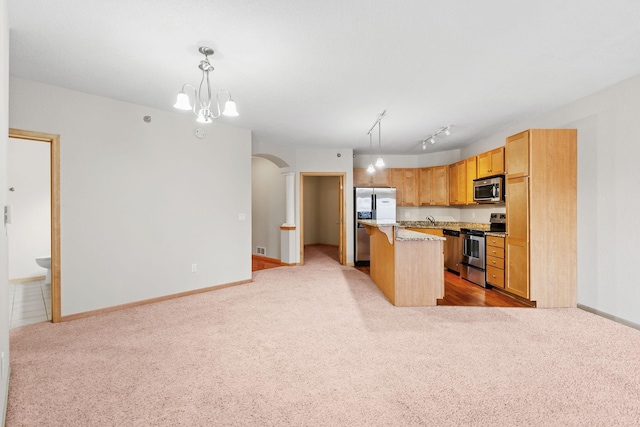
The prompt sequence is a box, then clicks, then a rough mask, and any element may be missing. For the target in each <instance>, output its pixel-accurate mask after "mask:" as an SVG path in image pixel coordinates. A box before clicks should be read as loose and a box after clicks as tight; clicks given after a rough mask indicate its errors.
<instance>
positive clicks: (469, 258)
mask: <svg viewBox="0 0 640 427" xmlns="http://www.w3.org/2000/svg"><path fill="white" fill-rule="evenodd" d="M460 239H461V240H462V263H461V266H460V277H462V278H463V279H467V280H468V281H470V282H473V283H475V284H477V285H480V286H482V287H483V288H484V287H486V282H485V278H484V270H485V262H486V261H485V246H484V239H485V236H484V231H482V230H475V229H470V228H461V229H460Z"/></svg>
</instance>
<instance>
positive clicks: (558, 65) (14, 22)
mask: <svg viewBox="0 0 640 427" xmlns="http://www.w3.org/2000/svg"><path fill="white" fill-rule="evenodd" d="M8 5H9V25H10V73H11V75H12V76H17V77H22V78H25V79H30V80H34V81H39V82H43V83H47V84H52V85H56V86H62V87H66V88H69V89H74V90H78V91H82V92H87V93H92V94H96V95H101V96H106V97H109V98H114V99H118V100H122V101H126V102H131V103H135V104H140V105H144V106H148V107H153V108H158V109H163V110H167V111H176V110H173V108H172V105H173V103H174V102H175V96H176V94H177V92H178V91H179V90H180V88H181V86H182V85H183V84H184V83H191V84H193V85H197V84H199V82H200V70H199V69H198V68H197V66H198V64H199V61H200V60H201V59H202V58H203V56H202V55H201V54H200V53H199V52H198V47H199V46H209V47H212V48H213V49H214V50H215V52H216V53H215V54H214V55H213V57H211V58H210V59H211V62H212V64H213V66H214V67H215V71H214V72H213V80H212V82H213V87H214V89H216V90H218V89H226V90H229V91H230V92H231V93H232V95H233V98H234V100H235V101H236V103H237V106H238V111H239V113H240V116H239V117H235V118H227V117H223V118H221V119H219V121H221V122H224V123H228V124H231V125H234V126H239V127H243V128H248V129H251V130H252V131H253V140H254V141H256V142H259V143H275V144H285V145H296V146H306V147H309V148H353V149H354V152H355V153H359V154H366V153H368V152H369V143H370V141H369V136H368V135H367V131H368V130H369V129H370V128H371V127H372V125H373V124H374V122H375V121H376V119H377V117H378V114H380V113H381V112H382V111H383V110H387V113H386V116H385V117H384V118H383V119H382V124H381V132H380V134H381V136H382V140H381V141H380V145H381V149H382V153H383V154H422V153H429V152H434V151H444V150H451V149H455V148H460V147H462V146H464V145H467V144H469V143H472V142H474V141H477V140H478V139H481V138H483V137H486V136H489V135H492V134H494V133H496V132H498V131H500V130H501V129H504V128H506V127H508V126H510V125H512V124H515V123H517V122H520V121H522V120H523V119H525V118H527V117H531V116H534V115H536V114H539V113H542V112H545V111H548V110H550V109H553V108H555V107H558V106H561V105H563V104H566V103H569V102H572V101H574V100H576V99H579V98H581V97H583V96H586V95H589V94H591V93H594V92H596V91H598V90H600V89H602V88H604V87H607V86H609V85H612V84H614V83H617V82H619V81H622V80H624V79H626V78H628V77H631V76H634V75H636V74H640V25H639V24H638V23H639V22H640V1H637V0H608V1H602V0H562V1H558V0H537V1H530V0H526V1H524V0H484V1H477V0H323V1H300V0H270V1H258V0H233V1H229V0H181V1H176V0H108V1H106V0H105V1H102V2H97V1H87V0H56V1H43V0H8ZM176 114H184V113H182V112H176ZM449 124H451V125H452V127H451V135H450V136H449V137H446V138H445V137H438V138H436V143H435V144H427V145H428V147H427V150H422V149H421V141H422V140H424V139H426V138H427V137H428V136H430V135H431V134H432V133H434V132H435V131H437V130H438V129H440V128H441V127H443V126H446V125H449ZM205 126H206V125H205ZM373 144H374V147H375V149H376V150H377V144H378V132H377V130H375V131H374V137H373Z"/></svg>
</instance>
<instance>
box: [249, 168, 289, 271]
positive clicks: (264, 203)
mask: <svg viewBox="0 0 640 427" xmlns="http://www.w3.org/2000/svg"><path fill="white" fill-rule="evenodd" d="M285 193H286V191H285V176H284V175H283V174H282V170H281V169H280V168H279V167H278V166H276V165H275V164H274V163H273V162H271V161H270V160H267V159H263V158H260V157H253V158H252V159H251V212H252V213H251V217H252V221H251V228H252V234H251V236H252V245H251V246H252V250H253V253H256V246H262V247H264V248H266V249H267V250H266V256H268V257H269V258H276V259H280V226H281V225H282V224H284V222H285V207H286V200H285V195H286V194H285Z"/></svg>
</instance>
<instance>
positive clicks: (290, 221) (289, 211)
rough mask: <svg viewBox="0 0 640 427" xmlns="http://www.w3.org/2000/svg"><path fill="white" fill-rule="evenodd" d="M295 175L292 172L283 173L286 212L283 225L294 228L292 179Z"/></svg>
mask: <svg viewBox="0 0 640 427" xmlns="http://www.w3.org/2000/svg"><path fill="white" fill-rule="evenodd" d="M294 175H295V173H293V172H285V173H284V177H285V185H286V190H285V191H286V193H285V195H286V211H285V222H284V225H293V226H294V227H295V225H296V222H295V219H294V218H295V216H294V215H295V209H294V205H293V201H294V194H295V193H294V182H293V178H294Z"/></svg>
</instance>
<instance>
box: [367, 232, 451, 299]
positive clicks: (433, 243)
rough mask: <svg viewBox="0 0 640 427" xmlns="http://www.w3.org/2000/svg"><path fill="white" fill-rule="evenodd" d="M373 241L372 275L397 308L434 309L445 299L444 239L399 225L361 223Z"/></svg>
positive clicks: (371, 241) (371, 248) (371, 250)
mask: <svg viewBox="0 0 640 427" xmlns="http://www.w3.org/2000/svg"><path fill="white" fill-rule="evenodd" d="M360 223H361V224H362V225H363V226H364V227H365V228H366V230H367V234H369V238H370V259H371V265H370V268H369V269H370V272H371V273H370V274H371V279H372V280H373V282H374V283H375V284H376V285H377V286H378V287H379V288H380V290H381V291H382V293H384V295H385V296H386V297H387V298H388V299H389V301H391V303H392V304H393V305H395V306H400V307H412V306H413V307H416V306H434V305H437V300H438V299H439V298H443V297H444V268H443V265H444V253H443V242H444V240H445V238H444V237H440V236H434V235H431V234H425V233H419V232H416V231H411V230H407V229H404V228H401V227H399V226H398V224H396V223H378V222H377V221H365V220H363V221H360Z"/></svg>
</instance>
